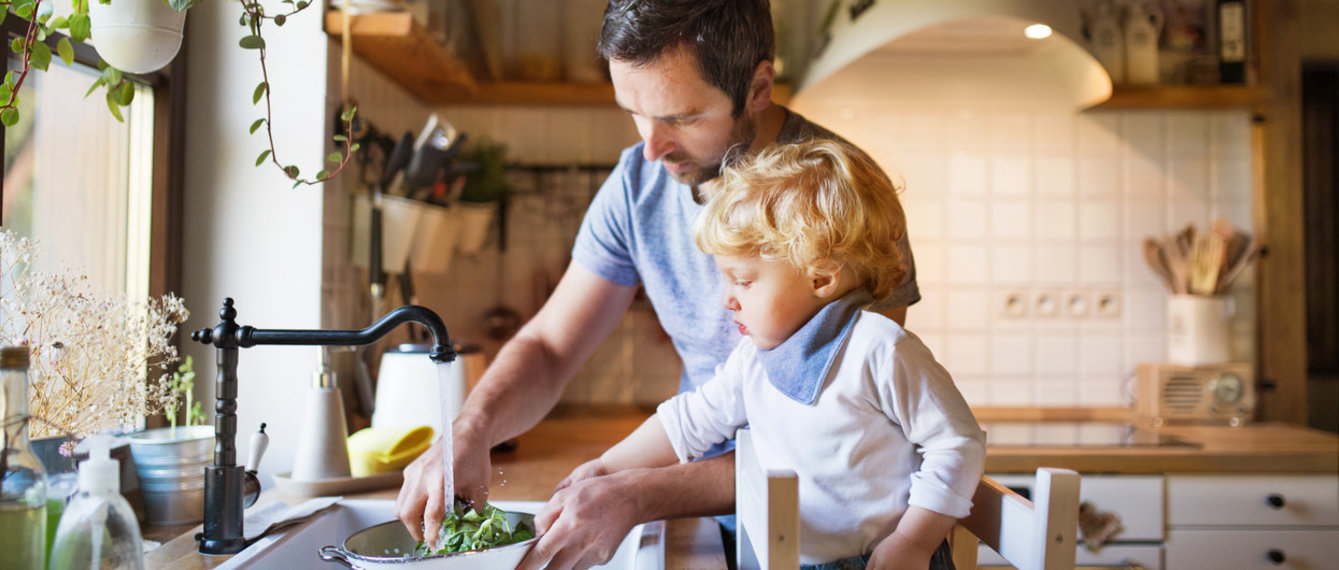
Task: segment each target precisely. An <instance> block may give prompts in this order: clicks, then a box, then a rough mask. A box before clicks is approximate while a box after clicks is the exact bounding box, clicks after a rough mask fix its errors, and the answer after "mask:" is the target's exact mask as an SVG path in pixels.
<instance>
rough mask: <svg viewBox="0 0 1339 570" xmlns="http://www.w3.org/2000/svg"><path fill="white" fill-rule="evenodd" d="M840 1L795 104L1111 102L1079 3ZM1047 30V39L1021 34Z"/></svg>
mask: <svg viewBox="0 0 1339 570" xmlns="http://www.w3.org/2000/svg"><path fill="white" fill-rule="evenodd" d="M845 4H847V3H845V2H844V3H843V7H842V9H841V10H840V11H839V12H838V13H837V14H836V21H834V23H833V25H832V28H831V30H830V34H831V36H830V39H829V41H828V45H827V47H826V48H825V49H824V50H823V52H822V53H821V54H820V55H819V57H817V58H816V59H814V60H813V61H812V62H810V64H809V66H808V69H807V71H806V73H805V75H804V77H803V80H802V81H801V82H800V84H799V86H798V89H797V90H796V93H795V96H794V98H793V99H792V104H793V105H794V106H795V107H796V108H797V109H799V110H801V112H803V108H804V107H806V106H810V105H827V104H834V103H836V104H840V103H841V102H842V101H843V100H849V101H869V100H870V99H871V98H874V99H877V100H878V101H879V102H881V103H883V102H886V103H888V104H889V105H903V106H906V105H922V104H924V105H931V104H933V105H957V106H971V107H1016V106H1034V107H1035V106H1043V105H1045V106H1066V107H1072V108H1078V109H1083V108H1087V107H1091V106H1093V105H1095V104H1098V103H1101V102H1102V101H1105V100H1107V99H1108V98H1110V97H1111V77H1110V75H1108V74H1107V72H1106V70H1105V69H1104V68H1103V67H1102V65H1101V64H1100V63H1098V61H1097V59H1095V58H1094V57H1093V56H1092V55H1091V54H1090V53H1089V52H1088V51H1087V50H1086V49H1084V48H1083V47H1082V46H1081V45H1080V44H1079V42H1080V41H1082V40H1081V39H1080V38H1081V35H1080V16H1079V5H1078V4H1077V3H1074V2H1069V1H1057V0H1031V1H1028V0H884V1H881V2H873V3H872V4H871V3H866V2H857V4H863V5H864V11H863V12H860V13H859V15H858V16H857V17H855V18H852V17H850V16H849V14H850V13H851V10H849V9H848V8H847V6H846V5H845ZM1033 24H1045V25H1046V26H1048V27H1049V28H1050V29H1051V31H1052V32H1053V33H1052V34H1051V35H1050V36H1049V37H1044V38H1040V39H1030V38H1027V37H1025V34H1024V30H1025V28H1027V27H1028V26H1031V25H1033Z"/></svg>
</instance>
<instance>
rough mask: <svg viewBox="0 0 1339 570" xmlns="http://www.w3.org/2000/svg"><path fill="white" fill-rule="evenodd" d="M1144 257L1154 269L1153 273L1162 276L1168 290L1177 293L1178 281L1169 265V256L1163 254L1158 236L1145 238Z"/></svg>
mask: <svg viewBox="0 0 1339 570" xmlns="http://www.w3.org/2000/svg"><path fill="white" fill-rule="evenodd" d="M1144 259H1145V260H1146V261H1148V266H1149V267H1151V268H1152V269H1153V273H1155V274H1157V276H1158V277H1160V278H1162V283H1163V285H1166V286H1167V290H1169V291H1171V292H1173V293H1175V292H1176V283H1175V281H1174V280H1173V278H1172V271H1171V269H1169V268H1168V267H1167V257H1166V255H1164V254H1163V251H1162V245H1161V244H1159V243H1158V240H1157V239H1156V238H1151V237H1149V238H1144Z"/></svg>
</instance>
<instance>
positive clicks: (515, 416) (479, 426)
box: [454, 263, 637, 447]
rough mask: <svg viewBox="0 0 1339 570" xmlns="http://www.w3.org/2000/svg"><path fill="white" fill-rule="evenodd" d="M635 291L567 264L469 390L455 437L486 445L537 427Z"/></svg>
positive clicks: (609, 330) (621, 313)
mask: <svg viewBox="0 0 1339 570" xmlns="http://www.w3.org/2000/svg"><path fill="white" fill-rule="evenodd" d="M636 292H637V288H636V287H634V286H624V285H618V284H616V283H613V282H611V281H608V280H606V279H604V278H602V277H600V276H598V275H596V274H594V273H591V272H590V271H588V270H586V269H585V268H583V267H581V266H580V265H578V264H576V263H572V264H571V265H569V266H568V268H567V271H566V272H565V273H564V274H563V278H562V280H561V281H559V282H558V287H557V288H556V289H555V290H554V292H553V295H551V296H550V297H549V299H548V301H545V303H544V306H543V307H542V308H540V310H539V313H537V314H536V315H535V316H534V318H532V319H531V320H530V322H528V323H526V324H525V326H523V327H521V330H520V331H519V332H517V333H516V336H515V337H514V338H512V339H511V340H510V341H508V342H507V344H506V345H504V346H503V347H502V350H501V351H500V352H498V355H497V358H495V359H494V360H493V362H492V364H490V365H489V367H488V371H487V372H485V373H484V375H483V377H482V378H480V380H479V383H478V385H476V386H475V387H474V389H473V390H471V391H470V395H469V398H468V399H466V401H465V405H464V407H463V409H462V410H461V413H460V417H459V418H457V419H456V421H455V423H454V426H455V429H456V430H460V431H458V432H457V439H460V436H461V435H475V434H488V437H487V438H485V439H486V441H485V443H487V444H488V445H489V447H491V446H493V445H495V444H497V443H500V442H503V441H506V440H507V439H510V438H513V437H516V436H517V435H520V434H521V433H524V432H525V431H526V430H528V429H530V428H531V427H534V425H535V424H536V423H539V420H541V419H543V417H544V415H545V414H547V413H548V412H549V410H550V409H552V408H553V406H554V405H555V404H556V403H557V402H558V398H559V397H560V396H562V392H563V388H565V387H566V386H567V382H568V381H569V380H571V378H572V375H573V374H575V373H576V371H577V369H579V368H580V367H581V365H582V363H584V362H585V361H586V359H587V358H589V357H590V355H591V353H593V352H595V349H596V348H597V347H599V345H600V343H601V342H603V341H604V339H605V337H607V336H609V333H610V332H611V331H613V329H614V327H615V326H617V325H618V322H619V320H620V319H621V318H622V317H623V314H624V313H625V312H627V310H628V307H629V306H631V305H632V298H633V296H634V295H635V294H636ZM462 432H463V433H462Z"/></svg>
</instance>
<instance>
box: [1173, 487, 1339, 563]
mask: <svg viewBox="0 0 1339 570" xmlns="http://www.w3.org/2000/svg"><path fill="white" fill-rule="evenodd" d="M1336 559H1339V476H1335V475H1291V476H1281V475H1271V476H1264V475H1259V476H1253V475H1168V476H1167V543H1166V566H1167V568H1229V567H1230V568H1324V567H1327V566H1330V565H1332V564H1333V563H1334V560H1336Z"/></svg>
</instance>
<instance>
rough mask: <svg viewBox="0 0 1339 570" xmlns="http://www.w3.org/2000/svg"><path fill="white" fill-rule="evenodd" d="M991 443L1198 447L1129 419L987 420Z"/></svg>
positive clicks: (1002, 445)
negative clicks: (1095, 420)
mask: <svg viewBox="0 0 1339 570" xmlns="http://www.w3.org/2000/svg"><path fill="white" fill-rule="evenodd" d="M981 429H983V430H985V431H986V446H987V447H1197V445H1198V444H1195V443H1191V442H1188V441H1185V440H1183V439H1180V438H1178V437H1175V436H1171V435H1167V434H1165V433H1161V432H1160V431H1158V430H1157V429H1155V428H1143V427H1137V426H1134V425H1131V424H1128V423H1125V422H1050V421H1046V422H986V423H982V424H981Z"/></svg>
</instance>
